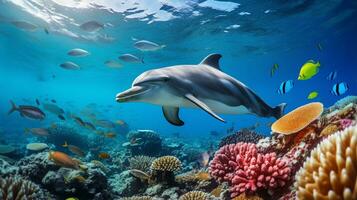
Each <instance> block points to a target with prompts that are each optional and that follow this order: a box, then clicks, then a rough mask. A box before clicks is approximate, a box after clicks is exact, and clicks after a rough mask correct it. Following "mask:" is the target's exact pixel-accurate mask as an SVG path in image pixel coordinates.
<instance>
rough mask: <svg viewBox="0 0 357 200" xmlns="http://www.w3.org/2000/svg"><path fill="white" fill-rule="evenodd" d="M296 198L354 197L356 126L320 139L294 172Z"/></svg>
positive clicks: (356, 194) (356, 196) (356, 182)
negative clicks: (298, 169) (297, 170)
mask: <svg viewBox="0 0 357 200" xmlns="http://www.w3.org/2000/svg"><path fill="white" fill-rule="evenodd" d="M295 185H296V187H297V197H298V199H357V126H354V127H350V128H348V129H345V130H344V131H342V132H337V133H335V134H333V135H330V136H329V137H328V138H326V139H325V140H323V141H322V142H321V143H320V144H319V145H318V146H317V147H316V148H315V149H314V150H313V151H312V152H311V156H310V157H309V158H308V159H307V160H306V161H305V163H304V166H303V168H301V169H300V171H299V172H298V173H297V175H296V183H295Z"/></svg>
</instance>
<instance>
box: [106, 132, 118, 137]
mask: <svg viewBox="0 0 357 200" xmlns="http://www.w3.org/2000/svg"><path fill="white" fill-rule="evenodd" d="M116 136H117V135H116V134H115V133H107V134H105V137H107V138H115V137H116Z"/></svg>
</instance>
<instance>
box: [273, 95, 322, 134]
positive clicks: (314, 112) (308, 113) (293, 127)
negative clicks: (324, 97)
mask: <svg viewBox="0 0 357 200" xmlns="http://www.w3.org/2000/svg"><path fill="white" fill-rule="evenodd" d="M322 111H323V105H322V103H318V102H315V103H309V104H306V105H303V106H300V107H298V108H296V109H295V110H293V111H291V112H289V113H288V114H286V115H284V116H283V117H281V118H280V119H278V120H277V121H276V122H274V123H273V125H272V126H271V130H272V131H273V132H276V133H282V134H285V135H290V134H292V133H296V132H298V131H300V130H302V129H303V128H305V127H306V126H308V125H309V124H310V123H311V122H313V121H314V120H316V119H317V118H319V117H320V115H321V113H322Z"/></svg>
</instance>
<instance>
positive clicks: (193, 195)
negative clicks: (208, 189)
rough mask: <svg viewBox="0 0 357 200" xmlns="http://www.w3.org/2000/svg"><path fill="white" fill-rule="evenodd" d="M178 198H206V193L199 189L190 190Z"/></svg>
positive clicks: (193, 199)
mask: <svg viewBox="0 0 357 200" xmlns="http://www.w3.org/2000/svg"><path fill="white" fill-rule="evenodd" d="M180 200H208V194H207V193H205V192H201V191H191V192H187V193H186V194H184V195H182V196H181V197H180Z"/></svg>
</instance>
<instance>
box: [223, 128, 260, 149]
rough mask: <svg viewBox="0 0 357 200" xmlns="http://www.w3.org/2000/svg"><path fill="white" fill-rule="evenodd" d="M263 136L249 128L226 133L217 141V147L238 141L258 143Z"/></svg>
mask: <svg viewBox="0 0 357 200" xmlns="http://www.w3.org/2000/svg"><path fill="white" fill-rule="evenodd" d="M262 138H263V136H262V135H260V134H259V133H256V132H255V131H250V130H240V131H238V132H236V133H234V134H231V135H228V136H226V137H224V138H222V139H221V142H220V143H219V147H223V146H224V145H227V144H236V143H238V142H246V143H254V144H256V143H258V141H259V140H260V139H262Z"/></svg>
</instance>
